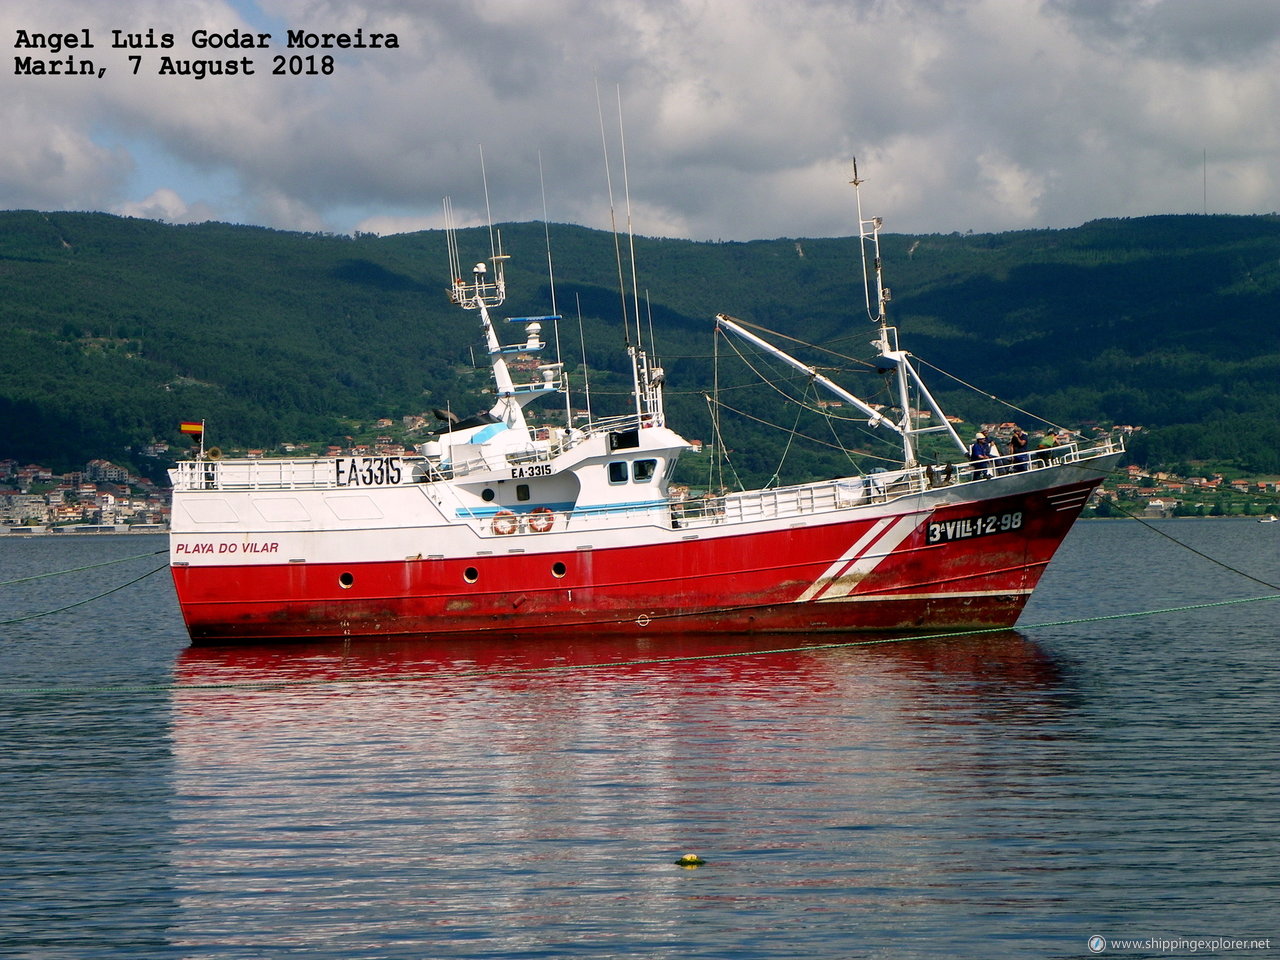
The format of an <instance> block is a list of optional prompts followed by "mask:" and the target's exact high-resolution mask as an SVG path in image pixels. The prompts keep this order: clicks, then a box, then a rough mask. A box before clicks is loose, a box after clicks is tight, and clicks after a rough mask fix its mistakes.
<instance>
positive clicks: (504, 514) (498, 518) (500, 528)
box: [492, 510, 520, 537]
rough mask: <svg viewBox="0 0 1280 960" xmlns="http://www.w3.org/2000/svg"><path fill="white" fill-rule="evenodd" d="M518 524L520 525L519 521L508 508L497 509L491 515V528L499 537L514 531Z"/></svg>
mask: <svg viewBox="0 0 1280 960" xmlns="http://www.w3.org/2000/svg"><path fill="white" fill-rule="evenodd" d="M518 526H520V521H519V520H517V519H516V515H515V514H514V513H512V512H511V511H510V510H499V511H498V512H497V513H495V514H494V515H493V528H492V529H493V532H494V533H496V534H497V535H498V536H500V537H505V536H508V535H510V534H513V533H515V532H516V527H518Z"/></svg>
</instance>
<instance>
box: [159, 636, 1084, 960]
mask: <svg viewBox="0 0 1280 960" xmlns="http://www.w3.org/2000/svg"><path fill="white" fill-rule="evenodd" d="M851 639H852V638H851ZM857 642H859V643H865V642H866V638H865V637H859V638H857ZM828 644H829V638H828V640H826V641H821V642H819V641H815V643H814V644H813V645H812V646H813V649H804V648H803V646H802V647H797V643H796V641H795V638H793V637H772V636H753V637H728V636H717V637H714V638H706V639H703V638H691V637H685V638H667V639H659V640H654V641H644V640H628V639H614V638H610V639H607V640H601V641H597V642H581V643H576V644H569V645H566V644H565V643H564V642H563V641H553V640H549V641H548V642H547V643H546V644H545V646H540V645H537V644H524V645H521V646H519V647H516V648H513V647H512V646H511V645H510V644H507V643H502V644H496V643H495V644H492V645H489V644H485V643H477V642H474V641H468V642H459V643H457V644H454V645H449V644H442V643H440V642H435V641H432V642H417V643H415V642H386V643H383V642H377V641H374V642H370V641H362V642H360V643H358V644H353V645H350V646H344V645H343V644H340V643H326V644H320V645H308V646H298V645H289V646H281V647H235V648H191V649H188V650H185V651H183V653H182V654H181V656H180V658H179V660H178V662H177V666H176V670H175V680H176V683H177V684H178V689H177V690H176V691H175V692H174V693H173V701H172V702H173V711H174V712H173V725H172V738H173V745H174V756H175V780H176V784H175V787H176V793H177V796H178V802H177V803H176V804H175V818H176V822H175V824H174V829H175V835H176V836H175V840H176V842H175V844H174V846H173V849H174V850H175V857H176V858H177V862H176V863H175V864H174V866H175V869H176V871H177V873H178V875H179V877H180V878H181V882H180V883H179V886H180V887H181V888H182V889H184V891H185V895H184V897H183V899H182V903H181V909H182V912H183V920H182V922H180V923H179V924H177V925H176V926H175V928H174V931H173V933H174V937H175V942H176V943H177V944H178V945H180V946H181V947H183V948H184V949H191V950H194V951H196V952H198V951H199V948H200V947H201V946H204V945H209V944H215V943H216V944H218V945H219V947H220V948H221V949H223V950H227V949H233V948H234V947H235V946H236V945H237V944H238V945H241V946H244V947H246V948H249V947H252V946H253V945H255V944H261V943H262V942H264V941H263V937H265V936H268V935H274V934H278V931H279V924H280V918H281V917H282V916H287V915H290V914H292V913H295V912H297V913H306V914H307V916H308V922H307V928H306V929H307V935H306V941H305V942H306V943H307V944H310V945H320V944H323V945H325V946H326V947H327V949H328V950H329V951H330V952H331V955H334V956H341V955H344V954H343V951H344V950H346V951H348V953H347V954H346V955H352V953H358V952H360V951H362V950H366V949H370V948H371V942H370V941H369V940H367V939H366V935H368V934H369V933H370V931H371V930H373V929H376V931H377V937H378V943H379V944H380V945H381V947H382V948H386V949H390V950H391V951H392V952H393V953H394V952H397V951H399V952H401V953H403V952H405V951H409V952H413V951H417V954H415V955H418V954H420V955H424V956H425V955H430V956H436V957H452V956H519V955H524V954H526V953H527V952H528V951H530V950H533V949H534V948H535V947H537V948H538V949H541V950H543V951H545V950H547V949H552V950H554V949H555V947H556V946H557V945H560V946H565V945H568V944H579V945H581V944H594V945H595V946H596V947H598V948H599V949H600V950H601V951H602V952H603V953H608V954H610V955H617V954H628V953H637V952H638V953H639V954H641V955H649V954H652V953H655V952H656V953H661V952H663V951H668V950H673V949H678V948H679V945H680V944H681V942H682V941H683V938H684V937H685V936H686V935H687V934H686V930H685V925H686V924H689V923H700V924H702V925H703V930H702V933H703V934H704V935H712V936H715V937H716V938H717V943H718V944H719V945H720V946H721V947H722V948H724V949H726V950H728V951H729V952H732V950H733V949H734V948H735V945H736V946H737V948H738V949H740V950H742V951H744V952H742V953H740V954H735V955H742V956H766V955H771V954H770V951H771V950H782V951H783V952H784V953H785V951H788V950H790V951H802V952H805V951H807V952H812V951H813V950H815V949H817V947H818V944H819V943H821V942H823V939H824V938H826V937H832V936H839V937H840V938H841V939H842V940H843V942H845V943H848V942H850V941H849V938H848V928H849V924H850V922H851V921H850V916H851V911H858V910H863V911H865V910H866V908H868V907H874V910H873V912H872V915H871V916H868V917H866V918H864V920H863V921H862V923H863V925H864V927H865V930H864V932H865V933H866V935H867V936H868V937H869V939H870V940H871V941H874V940H876V939H880V938H884V939H886V940H887V939H892V938H893V936H894V929H895V928H896V927H897V925H905V924H911V923H914V924H916V925H917V926H918V925H920V924H924V925H925V926H927V927H930V928H936V929H937V931H938V932H939V935H943V931H945V930H946V929H947V925H948V923H949V922H950V920H951V919H954V916H955V914H956V911H967V910H969V909H971V908H972V904H971V903H970V904H967V905H966V904H965V903H964V902H963V901H964V900H965V899H966V898H968V897H970V896H972V895H977V896H978V897H979V898H981V897H982V896H984V895H985V894H990V895H994V896H997V897H1004V896H1005V893H1004V892H1003V891H1000V892H995V891H992V890H986V891H984V889H983V886H982V885H983V884H984V883H988V884H989V883H990V882H991V878H992V875H991V873H990V866H991V864H990V858H989V855H990V853H991V849H990V845H989V844H988V843H987V842H986V841H985V840H983V839H982V838H981V834H982V833H984V832H987V831H991V832H993V833H999V832H1000V831H1001V829H1002V828H1001V826H1000V823H999V820H1000V814H999V810H1000V809H1001V805H1002V801H1001V799H1000V797H1001V796H1002V794H1007V792H1008V791H1010V790H1013V789H1016V784H1017V783H1018V782H1019V781H1021V780H1023V779H1024V778H1026V777H1027V776H1029V775H1034V774H1035V772H1036V769H1037V768H1038V767H1040V766H1042V765H1045V764H1049V765H1051V764H1052V757H1053V755H1054V752H1055V750H1056V748H1055V747H1054V746H1053V740H1054V733H1053V730H1054V728H1055V726H1056V725H1057V724H1058V723H1059V722H1060V720H1061V718H1062V716H1063V715H1064V714H1067V715H1069V714H1070V712H1071V710H1072V706H1071V704H1072V701H1073V700H1074V699H1075V698H1074V695H1073V692H1072V689H1071V683H1070V681H1069V679H1067V678H1065V677H1064V676H1063V673H1062V671H1061V670H1060V669H1059V667H1058V665H1057V664H1055V663H1054V662H1053V661H1052V660H1051V659H1050V658H1048V657H1047V656H1046V655H1045V653H1044V652H1043V651H1042V650H1041V649H1040V648H1039V647H1037V646H1036V645H1035V644H1033V643H1031V642H1029V641H1028V640H1026V639H1025V638H1024V637H1022V636H1021V635H1019V634H1017V633H1016V632H1003V633H998V634H990V635H983V636H980V637H965V638H958V639H953V640H950V641H921V640H913V641H909V642H902V643H891V644H882V645H876V646H848V647H835V648H832V647H830V646H828ZM770 650H781V651H782V652H768V653H765V652H762V651H770ZM743 654H746V655H743ZM224 684H227V685H231V686H225V687H224V686H220V685H224ZM259 684H272V685H271V686H254V685H259ZM993 725H994V726H997V727H1003V728H1005V731H1004V736H1003V737H1001V736H997V737H993V736H992V730H991V728H992V726H993ZM993 743H994V744H996V746H993ZM975 831H978V833H977V834H975ZM958 836H964V837H967V838H969V839H967V840H965V841H964V842H962V843H958V842H957V837H958ZM690 851H694V852H696V853H698V854H700V855H701V856H702V857H703V858H705V860H706V861H707V864H706V866H703V867H699V868H697V869H696V870H683V869H681V868H679V867H676V866H673V864H674V862H675V861H676V860H677V859H678V858H679V857H680V856H681V855H683V854H685V853H689V852H690ZM997 876H998V874H997ZM984 877H985V878H987V879H986V880H983V879H982V878H984ZM1005 879H1006V880H1007V877H1006V878H1005ZM975 882H976V884H977V886H976V887H974V886H972V884H973V883H975ZM1002 882H1003V881H1002ZM690 884H693V886H690ZM956 884H963V885H965V886H966V888H967V889H970V890H971V891H973V893H972V894H966V895H965V897H961V898H959V899H956V898H955V897H954V896H953V894H954V893H955V890H954V889H953V888H954V887H955V885H956ZM949 889H950V890H951V893H947V892H946V891H947V890H949ZM1024 892H1025V891H1024ZM815 895H816V896H815ZM726 897H728V898H731V899H732V900H733V902H732V903H728V902H721V901H722V900H724V898H726ZM948 904H950V905H948ZM373 917H376V918H377V919H376V922H375V921H373V920H372V919H371V918H373ZM640 918H644V919H643V921H641V919H640ZM877 924H883V925H885V926H884V927H883V929H878V928H877V926H876V925H877ZM708 925H709V928H708ZM859 939H861V937H860V938H859ZM645 951H648V952H649V954H646V953H645ZM326 955H330V954H329V953H326ZM540 955H546V954H545V952H544V953H542V954H540ZM726 955H727V954H726ZM772 955H780V954H772Z"/></svg>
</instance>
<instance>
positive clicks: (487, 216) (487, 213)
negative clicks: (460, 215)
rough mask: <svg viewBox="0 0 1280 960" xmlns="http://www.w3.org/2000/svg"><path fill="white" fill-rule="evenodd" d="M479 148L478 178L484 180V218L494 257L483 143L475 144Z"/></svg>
mask: <svg viewBox="0 0 1280 960" xmlns="http://www.w3.org/2000/svg"><path fill="white" fill-rule="evenodd" d="M477 146H478V147H479V148H480V179H481V180H482V181H483V182H484V218H485V220H487V221H488V223H489V255H490V256H492V257H496V256H497V255H498V252H499V251H498V250H497V248H496V247H494V245H493V211H491V210H490V209H489V174H488V173H486V172H485V169H484V144H483V143H481V144H477Z"/></svg>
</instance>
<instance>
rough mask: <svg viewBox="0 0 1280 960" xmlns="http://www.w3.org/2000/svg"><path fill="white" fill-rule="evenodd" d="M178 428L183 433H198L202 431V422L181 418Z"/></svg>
mask: <svg viewBox="0 0 1280 960" xmlns="http://www.w3.org/2000/svg"><path fill="white" fill-rule="evenodd" d="M179 429H180V430H181V431H182V432H183V433H194V434H197V435H199V434H202V433H204V423H202V422H196V421H194V420H183V421H182V424H181V425H180V426H179Z"/></svg>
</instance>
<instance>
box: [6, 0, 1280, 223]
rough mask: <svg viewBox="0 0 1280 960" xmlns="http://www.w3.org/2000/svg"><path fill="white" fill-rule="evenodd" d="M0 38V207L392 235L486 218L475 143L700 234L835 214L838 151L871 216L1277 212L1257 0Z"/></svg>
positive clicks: (88, 9)
mask: <svg viewBox="0 0 1280 960" xmlns="http://www.w3.org/2000/svg"><path fill="white" fill-rule="evenodd" d="M358 29H359V30H363V32H364V37H365V39H366V41H367V40H368V39H369V38H370V35H371V34H373V33H382V34H394V35H395V39H396V40H397V42H398V46H397V47H395V48H385V47H384V48H379V49H372V48H366V49H354V48H347V49H330V50H318V49H290V48H289V47H288V46H287V33H288V31H289V30H302V31H306V32H311V33H317V34H319V33H349V34H353V35H354V34H355V32H356V31H357V30H358ZM113 30H119V31H120V33H121V36H122V37H123V36H125V35H129V34H133V35H141V36H140V37H139V39H146V38H147V36H146V35H147V31H148V30H151V31H154V37H155V39H156V41H157V42H158V43H162V42H163V41H164V36H163V35H164V34H171V35H172V46H171V47H152V48H143V49H129V48H117V47H113V46H112V42H113V39H114V35H113V33H112V31H113ZM246 31H247V32H249V33H252V34H259V33H269V34H271V39H270V40H269V41H267V43H268V46H267V47H265V48H261V47H255V48H252V49H243V48H240V49H236V48H231V49H228V48H226V47H223V48H222V49H211V48H208V47H204V48H197V47H196V46H195V45H194V43H193V41H194V40H196V39H198V38H199V36H200V32H208V33H214V34H224V35H225V34H227V33H228V32H231V33H233V34H235V35H240V34H242V33H244V32H246ZM86 32H87V36H88V39H89V40H90V41H91V42H92V44H93V47H92V48H88V49H86V48H85V47H84V46H83V44H84V40H85V37H86ZM37 34H40V35H43V36H44V37H48V35H51V34H58V35H65V34H72V35H73V39H75V40H76V41H77V42H78V43H79V44H80V46H78V47H72V46H70V44H64V48H63V49H61V50H59V51H56V52H55V51H54V50H52V49H51V48H49V47H47V46H46V47H43V48H41V47H36V46H33V45H34V44H36V43H38V42H40V41H41V38H37V37H36V36H35V35H37ZM0 46H3V47H4V48H5V50H6V52H7V53H9V56H8V57H6V64H5V69H4V70H3V73H2V74H0V76H3V81H2V82H0V91H2V93H0V130H3V136H0V155H2V157H3V160H2V162H0V208H5V209H15V208H35V209H41V210H63V209H66V210H105V211H110V212H113V213H121V214H128V215H131V216H140V217H151V218H157V219H164V220H169V221H174V222H188V221H201V220H209V219H214V220H227V221H232V222H238V223H253V224H262V225H266V226H271V227H277V228H284V229H299V230H327V231H334V232H341V233H347V232H351V231H354V230H364V231H374V232H378V233H393V232H400V231H404V230H413V229H420V228H423V227H438V226H440V225H441V212H440V211H441V200H442V198H443V197H445V196H448V197H451V198H452V203H453V206H454V210H455V218H456V219H457V220H458V221H460V222H463V223H475V222H483V221H484V219H485V212H484V207H485V201H484V193H483V188H482V179H481V174H480V170H481V164H480V157H481V153H482V152H483V157H484V168H485V170H486V171H487V178H488V184H489V196H490V206H491V209H492V215H493V218H494V219H495V220H541V219H542V218H543V209H544V199H543V198H544V195H545V205H546V215H547V217H548V218H549V219H550V220H551V221H553V222H565V221H568V222H575V223H583V224H587V225H590V226H597V227H604V226H608V223H609V200H608V190H607V185H608V179H609V178H611V179H612V186H613V192H614V198H615V199H614V202H615V206H616V209H617V211H618V214H617V216H618V217H619V219H620V220H621V219H623V218H624V217H625V203H624V197H625V188H626V187H629V193H630V200H631V212H632V222H633V224H634V227H635V230H636V232H638V233H641V234H646V235H661V236H678V237H689V238H692V239H696V240H715V239H726V240H730V239H731V240H746V239H753V238H771V237H779V236H792V237H798V236H842V235H848V234H850V233H853V232H856V217H855V215H854V207H853V198H852V193H851V190H850V188H849V187H848V180H849V179H850V176H851V172H852V171H851V166H850V158H851V157H853V156H856V157H857V158H858V165H859V173H860V175H861V176H862V177H863V178H864V179H865V180H866V186H865V188H864V193H863V202H864V209H865V210H866V212H867V213H868V214H871V213H876V214H880V215H881V216H883V217H884V218H885V221H886V229H889V230H891V231H894V232H940V233H950V232H952V231H957V230H958V231H962V232H963V231H966V230H974V231H991V230H1010V229H1020V228H1035V227H1071V226H1076V225H1078V224H1080V223H1083V222H1084V221H1086V220H1090V219H1094V218H1098V217H1111V216H1142V215H1146V214H1156V213H1200V212H1204V211H1205V210H1208V211H1209V212H1225V213H1240V214H1248V213H1269V212H1273V211H1276V210H1280V2H1277V0H0ZM9 48H12V49H9ZM130 55H133V56H134V57H135V58H136V59H134V60H131V59H130ZM325 55H330V56H332V57H333V60H332V69H331V70H330V71H327V72H318V73H317V74H315V75H310V76H308V75H301V76H290V75H287V74H286V75H277V74H275V73H273V69H274V68H275V66H276V64H277V58H281V59H280V63H281V65H282V66H283V67H284V69H285V70H286V71H287V70H288V69H289V67H290V66H296V67H301V68H304V69H305V68H306V67H307V66H309V65H310V63H309V62H308V61H305V60H300V61H290V58H291V57H307V56H313V57H315V58H316V60H315V66H316V68H317V70H323V69H325V68H326V64H325V63H324V62H323V61H322V60H320V58H321V57H323V56H325ZM27 57H30V58H31V62H32V63H33V64H34V65H35V66H33V68H32V69H33V70H35V69H39V68H40V66H42V65H47V64H49V63H50V62H51V61H54V62H57V64H58V65H59V68H60V69H61V70H63V71H65V70H66V69H67V64H68V63H69V62H74V64H75V65H76V69H81V68H82V66H83V64H84V63H85V62H86V61H87V62H89V63H91V65H92V67H93V69H94V70H95V74H94V75H92V76H64V75H50V74H46V75H43V76H41V75H28V74H25V73H20V72H19V58H20V59H21V61H23V62H25V61H26V58H27ZM166 57H167V58H169V59H168V60H167V61H166V60H165V59H164V58H166ZM246 57H247V58H248V59H249V60H250V61H251V64H250V66H251V68H252V70H253V71H254V73H253V75H252V76H246V75H236V76H225V75H224V76H209V77H205V78H204V79H196V78H194V77H191V76H181V75H173V74H171V73H163V72H162V71H164V70H166V69H170V70H177V69H182V68H183V66H184V65H186V66H194V67H195V68H197V69H198V68H199V66H201V64H194V65H193V64H192V61H210V60H216V61H219V64H222V63H223V62H224V61H235V62H237V64H238V65H243V60H244V58H246ZM68 58H70V60H69V59H68ZM10 63H12V64H13V66H12V67H10V66H9V64H10ZM46 69H51V68H48V67H46ZM602 114H603V119H604V123H603V126H604V132H603V136H602V129H601V127H602V124H601V115H602ZM619 117H621V125H620V124H619ZM620 131H621V132H623V134H624V137H625V147H626V150H625V160H626V163H625V169H624V164H623V157H624V152H623V150H622V149H621V145H620ZM606 149H607V152H608V156H609V166H608V168H606V164H605V162H604V159H603V157H604V154H605V152H606ZM606 169H607V170H608V171H609V173H608V177H607V175H606ZM544 188H545V189H544Z"/></svg>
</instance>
